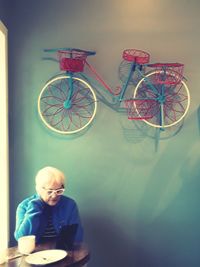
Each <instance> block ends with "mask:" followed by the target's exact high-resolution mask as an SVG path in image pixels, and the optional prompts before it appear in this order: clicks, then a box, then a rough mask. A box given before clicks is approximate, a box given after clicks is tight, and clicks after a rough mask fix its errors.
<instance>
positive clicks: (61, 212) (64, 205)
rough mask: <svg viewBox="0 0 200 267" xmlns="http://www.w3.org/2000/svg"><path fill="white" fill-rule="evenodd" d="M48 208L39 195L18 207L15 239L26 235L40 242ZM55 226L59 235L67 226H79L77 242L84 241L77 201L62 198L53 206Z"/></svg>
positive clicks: (26, 200) (24, 201) (29, 198)
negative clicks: (32, 236) (34, 237)
mask: <svg viewBox="0 0 200 267" xmlns="http://www.w3.org/2000/svg"><path fill="white" fill-rule="evenodd" d="M48 207H49V205H47V204H46V203H45V202H44V201H42V200H41V199H40V197H39V195H37V194H35V195H33V196H31V197H28V198H26V199H24V200H23V201H22V202H21V203H20V204H19V205H18V207H17V212H16V228H15V233H14V236H15V239H16V240H18V238H19V237H21V236H25V235H35V236H36V240H37V241H39V240H40V238H41V237H42V235H43V233H44V231H45V228H46V225H47V217H48V216H47V212H48ZM52 209H53V226H54V228H55V230H56V233H57V234H59V232H60V230H61V228H62V227H63V226H66V225H71V224H77V225H78V228H77V232H76V236H75V240H74V241H75V242H82V241H83V228H82V226H81V221H80V217H79V212H78V208H77V205H76V203H75V201H74V200H73V199H71V198H69V197H66V196H63V195H62V196H61V198H60V200H59V202H58V203H57V204H56V205H55V206H52Z"/></svg>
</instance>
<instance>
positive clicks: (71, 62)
mask: <svg viewBox="0 0 200 267" xmlns="http://www.w3.org/2000/svg"><path fill="white" fill-rule="evenodd" d="M86 57H87V54H86V53H84V52H82V51H81V52H78V51H73V50H71V51H64V50H59V51H58V59H59V63H60V70H63V71H69V72H83V70H84V65H85V59H86Z"/></svg>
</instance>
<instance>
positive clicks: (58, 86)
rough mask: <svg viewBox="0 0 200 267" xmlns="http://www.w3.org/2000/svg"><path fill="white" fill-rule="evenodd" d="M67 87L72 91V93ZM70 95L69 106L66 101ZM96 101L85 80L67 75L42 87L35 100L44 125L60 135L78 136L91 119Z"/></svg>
mask: <svg viewBox="0 0 200 267" xmlns="http://www.w3.org/2000/svg"><path fill="white" fill-rule="evenodd" d="M70 88H73V90H72V93H71V90H70ZM69 94H71V96H70V99H71V101H70V107H68V108H66V107H65V101H66V99H68V96H69ZM96 110H97V98H96V95H95V93H94V91H93V89H92V87H91V86H90V85H89V84H88V83H87V82H86V81H84V80H82V79H80V78H77V77H72V78H71V77H70V76H68V75H64V76H58V77H56V78H53V79H51V80H50V81H49V82H47V83H46V84H45V86H44V87H43V89H42V90H41V92H40V95H39V98H38V112H39V115H40V118H41V119H42V121H43V123H44V124H45V125H46V126H47V127H48V128H49V129H51V130H53V131H54V132H57V133H60V134H73V133H78V132H80V131H81V130H83V129H85V128H86V127H87V126H88V125H89V124H90V123H91V122H92V121H93V119H94V117H95V114H96Z"/></svg>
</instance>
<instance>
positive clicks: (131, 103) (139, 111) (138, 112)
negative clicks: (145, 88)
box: [124, 99, 156, 120]
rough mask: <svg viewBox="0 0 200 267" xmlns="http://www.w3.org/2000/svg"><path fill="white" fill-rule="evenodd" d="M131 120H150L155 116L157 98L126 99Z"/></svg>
mask: <svg viewBox="0 0 200 267" xmlns="http://www.w3.org/2000/svg"><path fill="white" fill-rule="evenodd" d="M124 102H125V107H126V108H127V115H128V119H129V120H149V119H151V118H153V116H154V113H155V112H154V107H155V102H156V101H155V100H152V99H128V100H125V101H124Z"/></svg>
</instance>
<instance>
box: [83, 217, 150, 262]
mask: <svg viewBox="0 0 200 267" xmlns="http://www.w3.org/2000/svg"><path fill="white" fill-rule="evenodd" d="M85 228H86V229H87V228H88V229H87V232H90V233H89V235H90V238H91V239H90V240H89V241H88V243H89V246H90V250H91V260H90V262H89V264H88V267H94V266H95V267H123V266H129V267H139V266H140V267H143V266H144V267H146V266H150V265H149V263H150V262H152V261H153V260H152V259H151V257H152V256H151V255H150V254H149V253H148V251H146V250H145V249H144V247H142V244H141V243H145V242H144V240H140V241H137V242H136V241H135V242H134V241H132V240H131V237H128V236H126V235H125V234H124V232H123V231H122V229H120V227H119V226H117V225H116V224H115V223H114V222H113V221H111V220H110V218H109V217H108V216H106V217H105V215H104V216H103V215H102V216H101V217H98V216H96V217H95V216H94V217H88V218H87V221H86V222H85ZM130 231H131V229H130ZM152 267H153V265H152Z"/></svg>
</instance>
